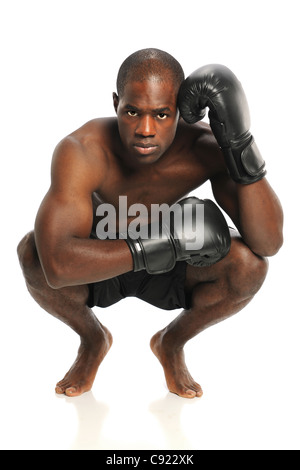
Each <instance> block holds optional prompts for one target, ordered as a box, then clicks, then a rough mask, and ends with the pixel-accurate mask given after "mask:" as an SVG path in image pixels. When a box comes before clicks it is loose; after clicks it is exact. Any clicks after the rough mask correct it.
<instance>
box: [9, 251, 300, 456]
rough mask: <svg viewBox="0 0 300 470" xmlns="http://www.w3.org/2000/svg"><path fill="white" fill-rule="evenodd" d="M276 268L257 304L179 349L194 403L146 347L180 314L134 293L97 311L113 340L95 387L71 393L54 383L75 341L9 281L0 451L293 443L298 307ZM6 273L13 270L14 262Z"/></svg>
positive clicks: (283, 445) (73, 353)
mask: <svg viewBox="0 0 300 470" xmlns="http://www.w3.org/2000/svg"><path fill="white" fill-rule="evenodd" d="M278 256H281V255H278ZM282 256H283V255H282ZM279 261H280V258H278V263H279ZM273 264H275V266H274V270H273V271H271V272H270V274H269V277H268V279H267V281H266V283H265V285H264V287H263V289H262V290H261V291H260V293H259V294H258V295H257V297H256V298H255V299H254V301H253V302H252V304H250V305H249V306H248V307H247V308H246V309H245V310H244V311H243V312H241V313H240V314H239V315H237V316H235V317H233V318H231V319H229V320H227V321H225V322H223V323H221V324H219V325H217V326H215V327H213V328H211V329H209V330H206V331H205V332H204V333H202V334H201V335H200V336H198V337H197V338H196V339H194V340H192V341H191V342H190V343H189V345H188V346H187V347H186V362H187V364H188V366H189V369H190V372H191V374H192V375H193V377H194V378H195V380H197V381H199V382H200V383H201V385H202V387H203V391H204V395H203V397H202V398H199V399H193V400H189V399H182V398H179V397H178V396H176V395H174V394H171V393H169V392H168V390H167V388H166V385H165V381H164V376H163V372H162V369H161V366H160V364H159V363H158V361H157V359H156V358H155V357H154V356H153V354H152V352H151V350H150V348H149V340H150V338H151V336H152V334H153V333H155V332H156V331H157V330H159V329H160V328H162V327H163V326H164V325H165V324H167V323H168V322H169V321H171V319H172V318H174V317H175V315H176V312H163V311H161V310H158V309H155V308H153V307H151V306H149V305H147V304H144V303H142V302H140V301H138V300H136V299H126V300H125V301H123V302H122V303H119V304H117V305H115V306H114V307H111V308H109V309H107V310H103V311H101V310H100V309H97V310H96V312H97V314H98V315H99V318H100V320H101V321H102V322H103V323H104V324H105V325H106V326H107V327H108V328H109V329H110V330H111V332H112V333H113V336H114V344H113V347H112V348H111V350H110V352H109V354H108V355H107V357H106V358H105V360H104V362H103V364H102V365H101V367H100V369H99V372H98V375H97V378H96V381H95V384H94V387H93V390H92V391H91V392H89V393H86V394H84V395H83V396H81V397H78V398H68V397H65V396H64V395H63V396H59V395H56V394H55V392H54V386H55V383H56V382H57V381H58V380H60V379H61V378H62V377H63V375H64V374H65V372H66V371H67V370H68V368H69V367H70V365H71V364H72V362H73V360H74V359H75V357H76V352H77V347H78V339H77V337H76V335H75V334H74V333H73V332H72V331H71V330H69V329H68V328H67V327H66V326H65V325H63V324H62V323H60V322H59V321H58V320H55V319H54V318H52V317H50V316H49V315H48V314H46V313H44V312H43V311H42V310H41V309H40V307H39V306H38V305H37V304H35V302H34V301H33V300H32V299H31V297H30V296H29V294H28V293H27V291H26V288H25V286H24V283H23V278H22V275H21V274H18V275H17V276H16V282H15V286H14V289H13V288H12V287H10V286H9V285H8V286H7V290H6V295H8V296H9V298H10V299H11V300H12V302H10V307H9V306H8V305H6V310H5V312H3V313H4V314H5V315H4V316H2V325H4V327H2V329H1V389H0V416H1V420H0V432H1V439H0V446H1V448H2V449H53V450H55V449H65V450H68V449H107V450H109V449H115V450H117V449H167V450H168V449H268V448H270V449H276V448H296V447H297V446H299V433H298V431H299V427H298V423H299V418H300V412H299V391H300V387H299V373H298V372H299V370H298V361H299V331H298V328H297V325H298V326H299V319H298V314H297V312H296V309H297V308H298V307H297V306H294V307H293V303H292V297H291V303H288V304H287V303H286V298H284V296H283V295H282V292H281V290H280V283H279V275H278V274H279V273H278V272H277V271H276V266H277V265H276V263H275V262H274V263H273ZM11 268H12V270H13V271H14V272H17V273H18V266H17V261H16V260H15V259H14V260H12V264H11ZM16 292H18V297H16V294H15V293H16ZM283 316H285V318H286V321H282V320H283Z"/></svg>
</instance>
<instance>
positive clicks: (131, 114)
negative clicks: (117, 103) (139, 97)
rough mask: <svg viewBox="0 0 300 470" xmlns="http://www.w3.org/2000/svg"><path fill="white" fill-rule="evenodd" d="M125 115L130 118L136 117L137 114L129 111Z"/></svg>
mask: <svg viewBox="0 0 300 470" xmlns="http://www.w3.org/2000/svg"><path fill="white" fill-rule="evenodd" d="M127 114H128V116H131V117H135V116H137V112H136V111H133V110H132V109H130V110H129V111H127Z"/></svg>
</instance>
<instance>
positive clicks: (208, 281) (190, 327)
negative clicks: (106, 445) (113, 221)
mask: <svg viewBox="0 0 300 470" xmlns="http://www.w3.org/2000/svg"><path fill="white" fill-rule="evenodd" d="M219 79H220V80H219ZM220 82H221V86H220V87H219V89H218V86H219V85H218V84H219V83H220ZM223 82H224V83H225V82H226V84H228V83H229V86H228V87H227V85H226V86H223V85H224V83H223ZM231 85H232V86H231ZM179 90H180V93H179ZM210 90H211V91H210ZM228 90H229V91H228ZM178 93H179V96H178ZM113 104H114V108H115V111H116V117H115V118H105V119H96V120H93V121H91V122H88V123H87V124H85V125H83V126H82V127H81V128H80V129H78V130H76V131H75V132H73V133H72V134H70V135H69V136H67V137H66V138H65V139H63V140H62V141H61V142H60V143H59V144H58V146H57V147H56V149H55V151H54V155H53V161H52V171H51V175H52V181H51V187H50V189H49V191H48V193H47V194H46V196H45V198H44V200H43V202H42V204H41V206H40V209H39V211H38V214H37V218H36V223H35V230H34V232H31V233H29V234H28V235H26V236H25V237H24V239H23V240H22V241H21V242H20V244H19V246H18V255H19V259H20V263H21V266H22V269H23V272H24V275H25V279H26V283H27V287H28V289H29V292H30V293H31V295H32V296H33V297H34V299H35V300H36V301H37V302H38V303H39V304H40V306H41V307H42V308H44V309H45V310H46V311H48V312H49V313H50V314H52V315H54V316H55V317H57V318H59V319H60V320H62V321H63V322H65V323H66V324H67V325H69V326H70V327H71V328H73V329H74V330H75V332H76V333H78V334H79V336H80V340H81V343H80V347H79V351H78V356H77V358H76V361H75V362H74V364H73V366H72V367H71V369H70V370H69V371H68V372H67V374H66V376H65V377H64V379H63V380H61V381H60V382H58V384H57V386H56V392H57V393H64V394H66V395H68V396H78V395H80V394H82V393H84V392H86V391H88V390H90V389H91V387H92V384H93V381H94V379H95V376H96V373H97V370H98V367H99V365H100V363H101V362H102V360H103V358H104V357H105V355H106V354H107V352H108V350H109V348H110V346H111V344H112V336H111V333H110V332H109V331H108V330H107V328H106V327H105V326H103V325H102V324H101V323H100V322H99V320H98V319H97V318H96V316H95V314H94V313H93V311H92V310H91V308H92V307H94V306H100V307H105V306H107V305H111V304H113V303H114V302H117V301H118V300H120V299H121V298H123V297H124V296H127V295H135V296H137V297H140V298H142V299H143V300H146V301H148V302H150V303H152V304H153V305H156V306H158V307H160V308H165V309H175V308H183V309H184V310H183V311H182V313H180V315H179V316H178V317H177V318H175V319H174V321H172V322H171V323H170V324H169V325H168V326H167V327H166V328H164V329H163V330H162V331H159V332H158V333H156V334H155V335H154V336H153V338H152V339H151V348H152V351H153V352H154V354H155V355H156V356H157V358H158V359H159V361H160V363H161V365H162V367H163V369H164V373H165V377H166V382H167V385H168V388H169V390H170V391H171V392H173V393H176V394H178V395H179V396H182V397H187V398H193V397H199V396H201V395H202V390H201V387H200V385H199V384H198V383H196V382H195V381H194V379H193V378H192V377H191V375H190V374H189V372H188V369H187V366H186V364H185V360H184V351H183V347H184V345H185V343H186V342H187V341H188V340H189V339H191V338H192V337H194V336H195V335H197V334H198V333H200V332H201V331H203V330H204V329H205V328H207V327H209V326H211V325H213V324H215V323H217V322H219V321H221V320H223V319H225V318H227V317H229V316H231V315H233V314H235V313H237V312H238V311H240V310H241V309H242V308H244V307H245V306H246V305H247V304H248V302H249V301H251V299H252V298H253V296H254V295H255V294H256V293H257V291H258V290H259V289H260V287H261V285H262V283H263V281H264V279H265V276H266V273H267V261H266V259H265V257H268V256H272V255H274V254H275V253H276V252H277V251H278V249H279V248H280V246H281V244H282V219H283V216H282V210H281V206H280V203H279V201H278V199H277V197H276V195H275V194H274V192H273V190H272V189H271V187H270V185H269V183H268V182H267V179H266V177H265V173H266V172H265V169H264V162H263V160H262V158H261V156H260V154H259V151H258V149H257V147H256V146H255V144H254V143H253V138H252V136H251V134H250V133H249V127H248V126H249V122H248V114H247V103H246V101H245V96H244V94H243V90H242V88H241V86H240V84H239V82H237V80H236V78H235V76H234V75H233V74H231V73H230V71H228V69H226V68H223V67H218V66H216V67H214V66H212V67H211V68H209V67H208V69H205V68H204V69H203V68H202V69H199V71H196V72H195V74H194V75H192V76H191V77H189V78H188V79H187V80H184V75H183V72H182V68H181V66H180V65H179V64H178V62H177V61H176V60H175V59H174V58H173V57H172V56H170V55H169V54H167V53H165V52H163V51H160V50H157V49H145V50H142V51H138V52H136V53H134V54H132V55H131V56H130V57H129V58H127V59H126V60H125V61H124V63H123V64H122V66H121V68H120V70H119V74H118V80H117V94H116V93H114V94H113ZM178 105H179V108H180V111H181V114H182V115H183V117H184V119H185V120H186V121H187V122H185V121H184V120H183V119H181V118H180V113H179V110H178ZM206 106H208V107H209V108H210V124H211V127H212V129H213V132H214V133H212V131H211V129H210V126H208V125H207V124H205V123H196V124H193V122H195V121H198V120H199V119H201V117H203V108H205V107H206ZM220 116H221V117H220ZM191 123H192V124H191ZM207 180H210V181H211V185H212V190H213V193H214V196H215V198H216V201H217V203H218V204H219V206H220V207H221V208H222V209H223V210H224V211H225V212H226V213H227V214H228V215H229V217H230V218H231V219H232V221H233V223H234V224H235V226H236V227H237V229H238V231H239V232H237V231H234V230H232V231H231V247H230V251H229V253H228V254H227V252H228V250H229V246H226V243H227V242H226V234H225V235H224V237H225V238H224V240H225V241H224V242H223V241H222V237H223V234H222V233H217V240H221V242H220V244H221V245H222V243H223V245H222V247H221V251H222V250H223V251H222V254H221V256H220V257H219V258H218V259H217V258H216V259H215V260H212V261H211V262H208V263H207V264H205V263H202V261H204V259H205V256H206V255H202V253H201V250H200V255H199V256H200V258H201V259H200V262H199V263H198V264H199V265H197V262H195V263H193V262H192V261H191V259H190V260H189V261H190V262H189V263H187V262H185V259H186V258H185V257H184V256H183V257H181V258H180V256H177V251H178V250H177V251H176V250H175V251H176V254H173V253H172V254H171V255H170V260H171V264H172V266H174V267H172V266H170V267H168V268H166V269H165V270H163V269H162V270H161V271H159V270H157V271H155V266H154V267H153V266H152V265H151V262H152V261H149V263H148V261H147V259H150V258H151V256H152V255H153V252H154V265H155V263H156V261H157V259H158V258H159V259H161V258H160V256H159V257H158V256H156V254H155V248H154V249H153V250H152V252H151V249H152V248H151V247H150V249H149V243H152V242H151V241H150V242H149V241H148V245H147V242H146V240H140V241H138V242H136V241H134V240H130V237H128V239H126V237H124V238H123V237H122V236H118V237H117V238H116V239H113V238H112V239H97V237H96V236H95V231H96V227H97V222H99V220H100V219H101V218H100V219H99V217H98V218H97V217H96V215H97V214H96V212H97V210H98V207H99V204H100V207H101V204H103V203H106V204H110V205H112V206H113V207H114V208H115V209H116V214H117V215H118V213H119V212H120V210H119V209H120V208H119V200H120V199H119V197H120V196H126V197H127V205H128V207H130V206H132V205H133V204H135V203H140V204H143V205H144V206H145V207H146V208H148V210H149V214H150V208H151V206H152V205H153V204H163V203H165V204H168V206H169V207H171V206H172V205H173V204H175V203H176V202H178V201H179V200H180V199H182V198H184V197H186V196H187V195H188V194H189V193H190V192H191V191H193V190H194V189H196V188H198V187H199V186H201V185H202V184H203V183H204V182H205V181H207ZM192 202H194V200H193V201H192ZM197 203H198V202H197ZM197 203H196V204H197ZM183 204H184V202H183ZM211 204H212V203H211ZM205 207H206V208H205V211H206V212H207V210H208V209H207V208H208V205H207V206H205ZM206 212H205V214H206ZM102 215H103V214H102ZM216 218H218V216H217V215H216ZM132 220H133V218H132V216H128V219H127V221H126V225H127V224H129V223H130V222H131V221H132ZM123 222H124V221H123ZM123 222H122V221H121V223H122V224H123ZM148 222H149V221H148ZM206 225H207V224H206V222H205V218H204V230H206V228H207V227H206ZM92 229H93V233H94V235H92V236H91V231H92ZM118 229H119V227H118V226H117V231H118ZM222 230H223V228H222V229H221V231H222ZM213 231H214V230H212V231H211V233H210V235H211V236H212V237H213V236H214V235H213ZM216 231H218V229H217V228H216ZM223 233H224V232H223ZM137 243H138V244H139V248H137ZM172 243H173V242H172ZM214 243H216V244H217V243H218V242H215V241H214ZM173 245H174V244H172V246H173ZM144 246H145V247H148V248H145V250H144V248H143V247H144ZM224 246H225V248H224ZM139 250H140V251H143V250H144V251H143V256H144V258H143V257H142V258H141V257H140V258H139V256H140V254H139ZM147 250H149V252H151V253H152V255H151V253H150V254H149V256H148V254H147ZM179 251H180V250H179ZM160 253H164V250H161V251H160ZM226 254H227V256H225V255H226ZM163 256H164V255H163ZM168 256H169V255H168ZM151 259H152V258H151ZM141 260H142V261H141ZM174 260H175V261H177V262H176V264H175V265H174ZM216 261H218V262H216ZM163 262H164V261H163ZM139 263H142V265H141V266H138V267H137V265H138V264H139ZM143 263H144V264H143ZM150 265H151V266H150ZM149 266H150V267H149ZM151 269H152V271H151ZM149 272H150V273H151V272H154V274H152V273H151V274H149Z"/></svg>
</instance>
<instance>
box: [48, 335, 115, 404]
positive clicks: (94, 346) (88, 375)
mask: <svg viewBox="0 0 300 470" xmlns="http://www.w3.org/2000/svg"><path fill="white" fill-rule="evenodd" d="M102 328H103V332H104V334H103V333H101V335H100V337H99V338H98V339H97V341H96V340H95V341H94V342H92V343H90V344H86V343H84V342H81V345H80V347H79V350H78V355H77V358H76V360H75V362H74V364H73V365H72V367H71V369H70V370H69V372H67V374H66V375H65V377H64V378H63V379H62V380H61V381H60V382H58V383H57V384H56V388H55V391H56V393H58V394H63V393H64V394H66V395H67V396H69V397H77V396H79V395H82V394H83V393H84V392H88V391H89V390H91V388H92V385H93V383H94V380H95V377H96V374H97V371H98V367H99V365H100V364H101V362H102V361H103V359H104V357H105V356H106V354H107V353H108V351H109V349H110V347H111V345H112V336H111V334H110V332H109V331H108V329H107V328H105V327H104V326H103V327H102Z"/></svg>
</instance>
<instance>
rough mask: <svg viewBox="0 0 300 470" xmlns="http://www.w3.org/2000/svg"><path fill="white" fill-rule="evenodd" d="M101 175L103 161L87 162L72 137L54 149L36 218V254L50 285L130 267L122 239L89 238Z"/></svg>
mask: <svg viewBox="0 0 300 470" xmlns="http://www.w3.org/2000/svg"><path fill="white" fill-rule="evenodd" d="M97 165H98V166H97ZM99 175H100V176H99ZM101 175H102V177H103V168H101V164H100V163H98V162H95V159H93V162H92V164H91V163H90V161H89V158H88V157H87V156H86V155H85V154H84V153H83V151H82V149H81V147H80V145H79V143H77V142H76V141H75V140H74V139H72V138H67V139H65V140H64V141H63V142H62V143H61V144H59V145H58V147H57V148H56V150H55V152H54V155H53V162H52V170H51V186H50V189H49V191H48V193H47V194H46V196H45V198H44V200H43V202H42V204H41V206H40V209H39V211H38V214H37V217H36V222H35V238H36V246H37V250H38V254H39V258H40V261H41V265H42V267H43V270H44V274H45V277H46V280H47V282H48V284H49V285H50V286H51V287H52V288H61V287H65V286H72V285H80V284H88V283H92V282H97V281H101V280H104V279H108V278H111V277H114V276H116V275H119V274H122V273H124V272H127V271H130V270H131V269H132V257H131V254H130V250H129V249H128V246H127V244H126V243H125V241H124V240H91V239H89V235H90V231H91V228H92V222H93V208H92V193H93V191H95V190H96V189H98V188H99V186H100V185H101Z"/></svg>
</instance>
